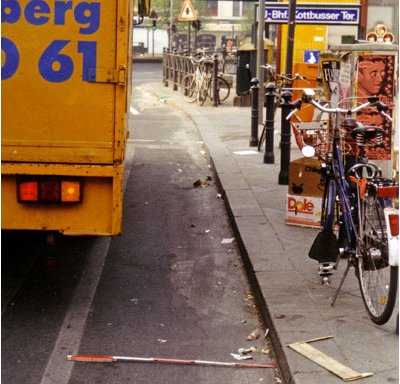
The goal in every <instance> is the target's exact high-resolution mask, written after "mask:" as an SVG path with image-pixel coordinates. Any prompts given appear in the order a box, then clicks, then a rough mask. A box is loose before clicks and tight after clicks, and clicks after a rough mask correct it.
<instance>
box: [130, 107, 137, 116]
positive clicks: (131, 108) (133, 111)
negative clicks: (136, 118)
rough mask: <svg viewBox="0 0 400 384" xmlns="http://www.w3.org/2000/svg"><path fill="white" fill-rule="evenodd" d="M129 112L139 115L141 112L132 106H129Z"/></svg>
mask: <svg viewBox="0 0 400 384" xmlns="http://www.w3.org/2000/svg"><path fill="white" fill-rule="evenodd" d="M129 112H130V113H132V115H139V112H138V111H137V110H136V109H135V108H133V107H132V106H131V107H130V108H129Z"/></svg>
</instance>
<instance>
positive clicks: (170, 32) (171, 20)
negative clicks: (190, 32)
mask: <svg viewBox="0 0 400 384" xmlns="http://www.w3.org/2000/svg"><path fill="white" fill-rule="evenodd" d="M173 11H174V0H171V9H170V14H169V28H170V31H169V50H170V52H172V45H173V41H174V32H173V31H172V25H173V24H174V12H173Z"/></svg>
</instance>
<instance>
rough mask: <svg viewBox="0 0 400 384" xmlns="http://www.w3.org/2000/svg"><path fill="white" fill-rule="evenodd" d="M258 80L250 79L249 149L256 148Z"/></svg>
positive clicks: (255, 78)
mask: <svg viewBox="0 0 400 384" xmlns="http://www.w3.org/2000/svg"><path fill="white" fill-rule="evenodd" d="M259 82H260V80H258V79H257V77H254V78H252V79H251V84H252V86H251V88H250V89H251V136H250V147H257V146H258V101H259V100H258V98H259V96H258V94H259V92H260V88H259V86H258V83H259Z"/></svg>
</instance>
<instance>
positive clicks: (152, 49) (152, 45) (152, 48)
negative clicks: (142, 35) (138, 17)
mask: <svg viewBox="0 0 400 384" xmlns="http://www.w3.org/2000/svg"><path fill="white" fill-rule="evenodd" d="M151 30H152V43H151V51H152V56H153V57H154V27H153V28H152V29H151Z"/></svg>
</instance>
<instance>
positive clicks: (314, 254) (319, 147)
mask: <svg viewBox="0 0 400 384" xmlns="http://www.w3.org/2000/svg"><path fill="white" fill-rule="evenodd" d="M347 101H348V100H347ZM364 101H365V100H364ZM303 103H308V104H312V105H314V106H315V107H316V108H318V109H319V110H321V111H323V112H326V113H328V114H329V116H333V117H334V119H333V126H330V125H329V124H328V125H326V124H320V123H319V124H317V125H316V126H315V127H314V128H313V129H311V128H312V127H310V126H308V127H307V129H305V130H304V131H303V135H304V137H305V141H306V142H309V143H312V146H313V148H311V147H310V146H305V147H304V148H303V149H304V150H303V153H306V152H307V151H308V152H309V153H308V155H309V156H310V155H314V153H315V150H316V151H317V155H318V157H319V158H320V159H321V160H323V163H322V166H321V184H322V186H323V188H324V194H323V199H322V217H321V231H320V232H319V234H318V235H317V237H316V239H315V240H314V243H313V244H312V247H311V249H310V252H309V257H311V258H312V259H315V260H317V261H318V263H319V274H320V275H321V278H322V281H323V282H324V283H329V275H330V274H331V273H332V272H333V270H335V269H337V267H338V264H339V261H340V259H341V257H345V258H347V267H346V269H345V271H344V274H343V276H342V279H341V281H340V283H339V286H338V288H337V290H336V293H335V295H334V298H333V301H332V306H334V305H335V302H336V299H337V297H338V294H339V292H340V291H341V289H342V286H343V283H344V280H345V278H346V276H347V274H348V271H349V269H350V267H354V268H355V274H356V276H357V278H358V281H359V286H360V290H361V295H362V299H363V302H364V304H365V307H366V309H367V311H368V314H369V316H370V318H371V319H372V321H373V322H375V323H376V324H384V323H386V322H387V321H388V320H389V318H390V317H391V315H392V312H393V309H394V306H395V302H396V292H397V283H398V265H399V225H398V220H399V211H398V197H399V186H398V182H396V181H395V180H393V179H388V178H385V177H383V176H382V172H381V170H380V169H379V167H378V166H377V165H376V164H374V163H372V162H370V161H369V160H368V156H367V148H368V147H374V146H379V145H381V143H382V141H383V133H384V132H383V129H382V128H379V127H375V126H363V125H362V124H361V123H360V122H358V121H357V120H356V119H355V118H353V117H352V116H353V115H354V114H356V113H357V112H359V111H361V110H362V109H365V108H369V107H374V108H375V109H376V110H377V111H378V112H379V113H380V114H382V115H383V116H385V118H387V119H389V120H392V119H391V117H390V116H389V115H388V114H387V113H386V111H387V107H386V105H385V104H383V103H382V102H380V101H379V100H378V98H377V97H375V96H373V97H370V98H368V101H367V102H364V103H363V104H361V105H358V106H357V107H355V108H353V109H350V108H341V107H335V108H332V107H326V106H323V105H321V104H320V103H318V102H316V101H315V100H313V92H310V91H307V90H305V92H304V96H303V97H302V99H301V100H298V101H296V102H295V103H294V105H296V107H297V108H301V105H302V104H303ZM295 112H296V110H294V111H293V112H292V113H290V114H289V116H288V119H289V118H290V117H291V115H292V114H294V113H295ZM330 128H331V131H330ZM345 132H347V133H349V132H351V138H352V139H353V140H354V141H355V144H356V146H355V148H354V146H351V145H349V144H348V143H347V145H345V144H346V142H345V140H344V137H343V134H344V133H345ZM353 149H355V150H356V152H355V154H351V153H350V152H349V151H350V150H353ZM310 150H311V151H310ZM344 158H346V160H347V161H346V162H344Z"/></svg>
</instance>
